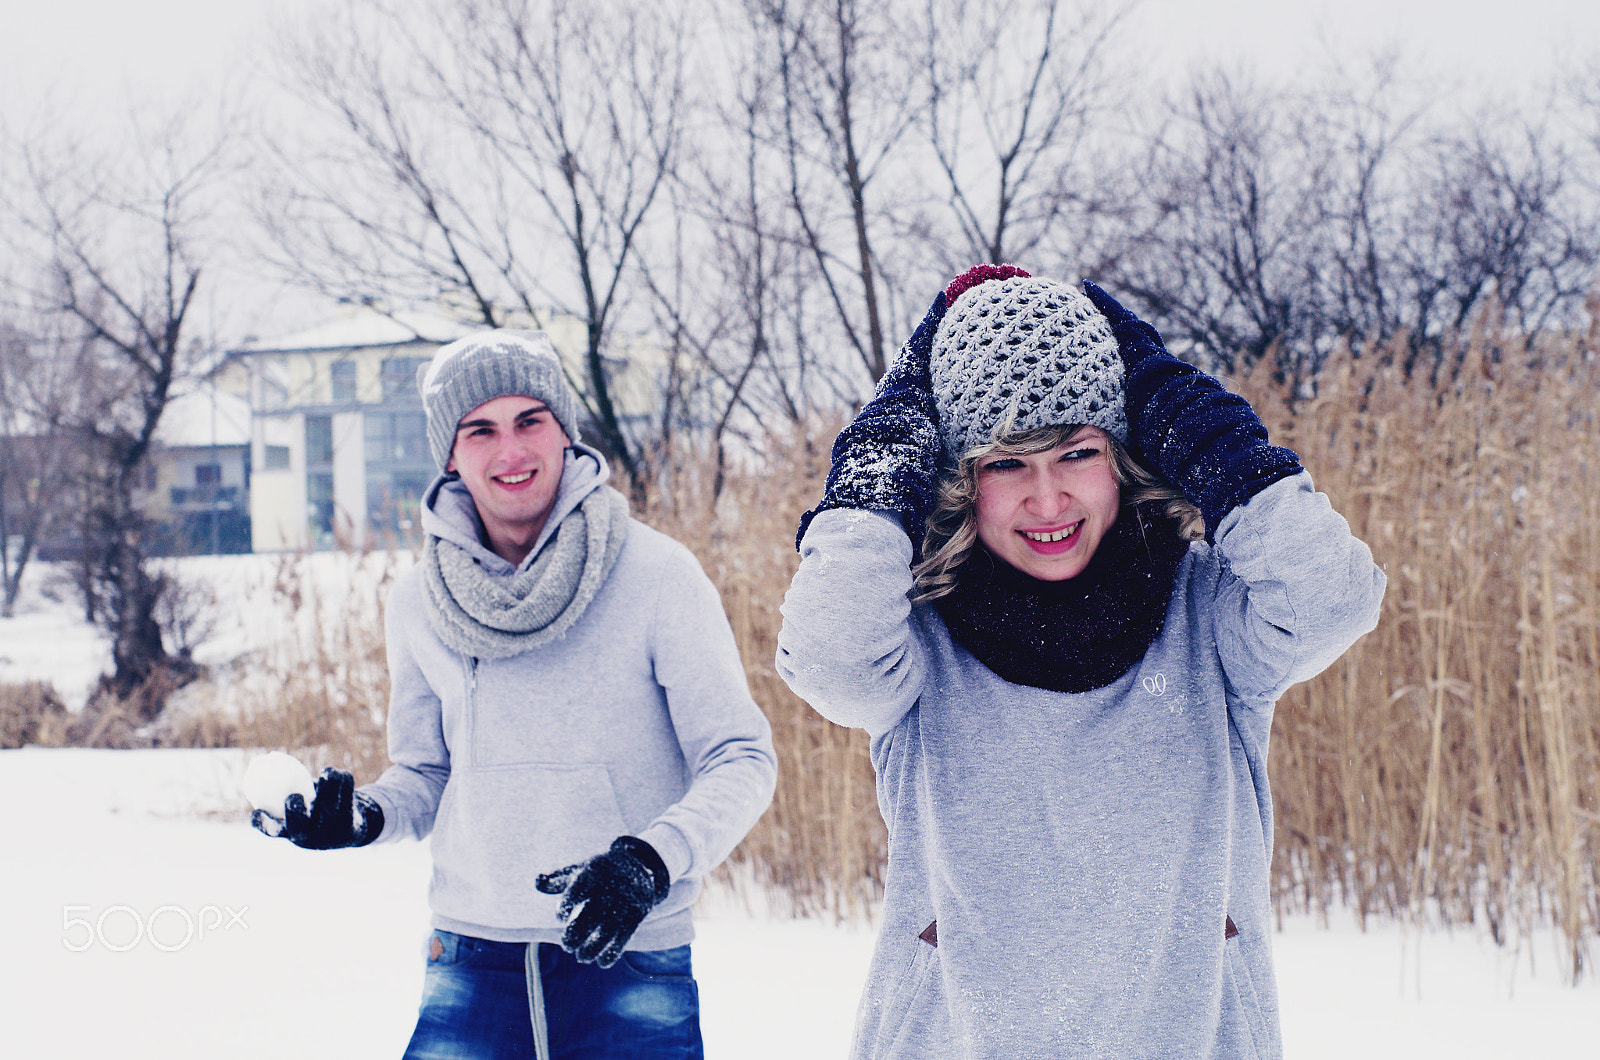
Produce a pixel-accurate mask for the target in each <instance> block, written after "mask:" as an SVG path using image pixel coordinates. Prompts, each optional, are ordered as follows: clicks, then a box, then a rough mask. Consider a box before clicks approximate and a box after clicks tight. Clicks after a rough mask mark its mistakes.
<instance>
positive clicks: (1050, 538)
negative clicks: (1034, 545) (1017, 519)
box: [1022, 523, 1082, 545]
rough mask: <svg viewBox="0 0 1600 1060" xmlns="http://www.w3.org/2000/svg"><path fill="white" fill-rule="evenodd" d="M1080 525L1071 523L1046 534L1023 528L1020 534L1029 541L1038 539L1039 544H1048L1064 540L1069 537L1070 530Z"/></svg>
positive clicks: (1070, 534)
mask: <svg viewBox="0 0 1600 1060" xmlns="http://www.w3.org/2000/svg"><path fill="white" fill-rule="evenodd" d="M1081 525H1082V524H1081V523H1073V524H1072V525H1071V526H1069V527H1067V528H1065V529H1063V530H1056V531H1054V532H1052V533H1048V534H1036V533H1034V532H1033V531H1032V530H1024V531H1022V536H1023V537H1025V538H1027V539H1028V540H1029V541H1038V542H1040V543H1041V544H1046V545H1048V544H1050V543H1052V542H1054V541H1065V540H1066V539H1067V538H1069V537H1071V536H1072V532H1073V531H1074V530H1076V529H1078V527H1079V526H1081Z"/></svg>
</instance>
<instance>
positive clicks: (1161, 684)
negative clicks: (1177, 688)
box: [1140, 674, 1167, 696]
mask: <svg viewBox="0 0 1600 1060" xmlns="http://www.w3.org/2000/svg"><path fill="white" fill-rule="evenodd" d="M1140 684H1142V685H1144V690H1145V691H1146V692H1149V693H1150V694H1151V695H1152V696H1159V695H1161V694H1162V693H1163V692H1165V691H1166V690H1167V675H1166V674H1156V675H1155V676H1154V677H1146V678H1144V679H1143V680H1141V681H1140Z"/></svg>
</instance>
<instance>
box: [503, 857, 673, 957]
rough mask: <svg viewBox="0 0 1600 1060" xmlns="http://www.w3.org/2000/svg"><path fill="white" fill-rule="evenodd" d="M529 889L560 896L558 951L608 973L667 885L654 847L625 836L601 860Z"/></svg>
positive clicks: (572, 867)
mask: <svg viewBox="0 0 1600 1060" xmlns="http://www.w3.org/2000/svg"><path fill="white" fill-rule="evenodd" d="M534 886H535V887H537V888H538V889H539V890H540V891H541V892H543V893H544V894H561V893H562V892H563V891H565V892H566V897H564V898H562V899H561V908H560V909H559V910H557V911H556V917H557V919H559V920H561V921H562V922H563V923H565V924H566V925H567V930H566V932H565V933H563V934H562V936H561V948H562V949H564V950H566V951H567V952H568V953H570V954H572V955H573V956H574V957H576V958H577V959H578V960H579V961H582V962H583V963H585V964H587V963H589V962H591V961H592V962H594V963H595V964H598V965H599V966H600V967H602V968H609V967H611V966H612V965H613V964H616V963H617V958H618V957H621V956H622V949H623V947H624V946H626V945H627V944H628V940H629V939H631V938H633V933H634V932H635V931H637V930H638V929H639V925H640V924H641V923H642V922H643V921H644V918H645V914H647V913H649V912H650V910H652V909H654V908H655V907H656V906H657V905H659V904H660V902H661V899H663V898H665V897H666V896H667V891H668V889H669V888H670V887H671V886H672V881H671V879H670V878H669V877H668V875H667V863H666V862H664V861H662V860H661V855H660V854H657V853H656V848H655V847H653V846H651V845H650V844H649V843H646V842H645V841H644V840H643V839H637V838H635V837H634V836H631V835H625V836H619V837H618V838H616V839H615V840H613V841H612V843H611V849H610V850H607V851H606V852H605V853H604V854H597V855H595V856H594V857H592V858H590V859H589V860H588V861H582V862H579V863H578V864H576V865H568V866H567V867H566V868H564V869H557V870H556V871H555V872H547V873H544V874H542V875H540V876H539V878H538V879H536V880H534ZM580 906H582V908H581V909H579V907H580ZM574 910H576V911H577V914H578V915H577V916H576V917H574V916H573V915H572V914H573V912H574Z"/></svg>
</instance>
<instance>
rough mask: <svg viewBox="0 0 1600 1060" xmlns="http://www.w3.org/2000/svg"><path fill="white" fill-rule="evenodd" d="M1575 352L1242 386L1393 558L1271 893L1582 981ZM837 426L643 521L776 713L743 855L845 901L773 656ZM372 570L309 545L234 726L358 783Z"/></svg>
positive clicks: (1587, 935) (1580, 403) (839, 791)
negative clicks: (1475, 932)
mask: <svg viewBox="0 0 1600 1060" xmlns="http://www.w3.org/2000/svg"><path fill="white" fill-rule="evenodd" d="M1591 349H1592V346H1589V345H1584V344H1582V343H1578V342H1576V341H1574V342H1573V343H1571V344H1569V345H1567V346H1565V347H1558V348H1552V349H1544V350H1538V351H1530V350H1527V349H1525V348H1524V347H1523V346H1522V345H1520V344H1519V343H1518V342H1516V341H1514V340H1510V339H1502V338H1500V337H1498V336H1496V335H1493V334H1488V333H1479V334H1477V335H1475V336H1473V337H1472V339H1471V341H1470V343H1469V344H1468V345H1467V347H1466V353H1465V358H1464V360H1463V361H1462V363H1461V364H1460V365H1459V370H1458V371H1453V372H1448V373H1445V377H1444V378H1442V379H1441V380H1439V381H1437V382H1428V381H1424V380H1422V379H1420V378H1411V379H1406V378H1405V377H1403V375H1402V374H1401V372H1400V371H1399V370H1398V369H1397V368H1396V367H1394V358H1392V357H1388V356H1385V355H1384V351H1368V352H1367V354H1366V356H1363V357H1361V358H1359V359H1356V358H1352V357H1350V356H1348V355H1345V356H1342V357H1337V358H1335V360H1334V361H1333V363H1332V364H1330V366H1329V368H1328V370H1327V372H1326V373H1325V374H1324V376H1323V377H1322V379H1321V380H1320V385H1319V388H1318V392H1317V395H1316V397H1315V398H1314V399H1313V400H1310V401H1304V402H1299V403H1296V402H1293V401H1292V400H1291V399H1290V398H1289V396H1288V395H1286V394H1285V393H1284V392H1283V390H1282V389H1281V388H1280V387H1278V386H1276V385H1274V384H1273V383H1272V382H1271V381H1270V380H1268V379H1266V378H1264V377H1263V376H1259V375H1258V376H1254V377H1249V378H1245V379H1242V380H1240V381H1239V384H1238V386H1239V389H1240V390H1241V391H1243V392H1244V393H1246V394H1247V395H1248V396H1249V397H1250V398H1251V400H1252V402H1253V403H1254V404H1255V405H1256V407H1257V408H1258V409H1259V410H1261V412H1262V415H1263V417H1264V419H1266V420H1267V422H1268V425H1269V427H1270V428H1271V429H1272V431H1273V435H1274V438H1275V439H1276V440H1281V441H1282V442H1283V443H1284V444H1287V445H1291V446H1293V447H1294V448H1295V449H1296V450H1297V451H1298V452H1299V453H1300V454H1301V456H1302V459H1303V460H1304V462H1305V464H1306V466H1307V467H1309V468H1310V469H1311V470H1312V473H1313V475H1314V477H1315V479H1316V481H1317V485H1318V487H1319V488H1320V489H1322V490H1323V491H1324V492H1326V493H1327V494H1328V495H1329V496H1330V497H1331V498H1332V500H1333V502H1334V505H1335V507H1337V508H1338V510H1339V511H1341V512H1342V513H1343V514H1344V515H1345V517H1346V518H1347V519H1348V520H1349V521H1350V523H1351V525H1352V527H1353V529H1354V530H1355V532H1356V534H1357V535H1358V536H1360V537H1361V538H1362V539H1363V540H1365V541H1366V542H1367V543H1368V544H1369V545H1371V547H1372V549H1373V553H1374V555H1375V556H1376V558H1377V560H1378V562H1379V563H1380V564H1382V565H1383V566H1384V567H1385V568H1386V569H1387V571H1388V572H1389V575H1390V581H1389V590H1388V595H1387V597H1386V599H1385V601H1384V610H1383V618H1382V622H1381V624H1380V625H1379V627H1378V629H1377V631H1376V632H1374V633H1373V634H1371V635H1369V636H1368V637H1366V638H1364V639H1363V640H1362V641H1361V642H1360V643H1358V644H1357V645H1356V646H1355V648H1353V649H1352V650H1351V651H1350V652H1349V653H1348V654H1347V655H1346V656H1345V657H1344V658H1343V659H1341V660H1340V661H1339V662H1338V663H1337V664H1335V665H1334V666H1333V667H1332V668H1331V669H1330V670H1329V671H1328V672H1327V673H1325V674H1323V675H1322V676H1321V677H1319V678H1317V679H1316V680H1314V681H1311V682H1308V683H1306V684H1304V685H1300V686H1297V687H1296V688H1294V689H1292V690H1291V691H1290V692H1289V693H1288V694H1287V695H1286V696H1285V697H1284V699H1283V701H1282V702H1281V703H1280V704H1279V708H1278V718H1277V726H1276V733H1275V736H1274V740H1273V750H1272V761H1271V770H1272V776H1273V784H1274V791H1275V793H1276V802H1277V852H1276V857H1275V859H1274V864H1273V882H1274V890H1275V895H1276V898H1277V901H1278V905H1279V908H1280V909H1295V908H1298V909H1310V910H1318V911H1323V912H1326V911H1328V910H1330V909H1333V908H1336V907H1338V906H1339V905H1341V904H1343V905H1348V906H1349V907H1351V908H1352V909H1354V910H1355V911H1356V912H1357V913H1358V914H1359V915H1360V916H1362V917H1363V918H1365V917H1368V916H1392V917H1402V918H1413V919H1416V920H1418V921H1421V920H1424V919H1429V920H1434V921H1437V922H1440V923H1444V924H1459V923H1476V922H1480V921H1481V922H1482V923H1484V924H1486V925H1487V928H1488V930H1489V932H1490V933H1491V934H1492V935H1493V936H1494V937H1495V938H1496V939H1497V940H1498V941H1501V942H1506V941H1508V940H1510V939H1512V938H1515V937H1516V935H1517V934H1518V933H1519V932H1525V931H1527V930H1529V929H1531V928H1532V927H1534V926H1535V925H1538V924H1544V923H1554V924H1555V925H1556V926H1558V927H1559V928H1560V929H1561V930H1562V932H1563V933H1564V936H1565V938H1566V940H1567V944H1568V947H1569V949H1568V953H1567V955H1566V956H1567V963H1568V965H1569V967H1568V971H1569V973H1570V974H1571V975H1573V976H1574V977H1576V976H1577V975H1578V974H1580V973H1581V971H1582V970H1583V968H1584V965H1585V962H1586V961H1587V959H1588V957H1587V953H1588V950H1587V947H1588V942H1589V940H1591V939H1592V938H1593V936H1594V934H1595V931H1596V929H1597V926H1600V681H1597V678H1600V584H1597V583H1600V424H1597V418H1596V410H1595V406H1596V400H1595V398H1596V395H1597V394H1600V364H1597V361H1596V358H1595V355H1594V354H1593V353H1592V352H1589V351H1590V350H1591ZM835 426H837V425H835ZM832 435H833V431H832V430H826V429H818V430H815V431H812V432H811V433H809V434H804V435H800V436H797V437H796V438H795V439H793V440H792V442H790V443H788V444H784V445H781V446H778V447H776V453H775V455H774V456H773V457H772V459H771V460H770V461H769V462H768V463H767V464H765V465H764V466H762V467H761V468H760V469H759V470H749V469H734V470H732V471H730V472H729V473H728V475H727V478H726V480H725V488H724V490H723V492H722V494H721V496H720V497H719V498H717V499H716V500H715V502H713V498H712V492H711V483H712V482H713V481H714V480H715V474H716V473H715V470H714V465H713V462H712V461H711V460H710V459H709V458H707V459H705V460H701V461H693V460H690V461H684V462H682V463H684V465H685V466H684V469H683V470H682V471H681V472H680V473H679V474H678V475H677V476H676V477H675V478H674V479H673V480H672V481H671V482H670V483H668V484H667V485H666V486H665V487H664V488H661V489H658V490H656V491H654V494H653V496H652V498H651V499H650V500H649V501H648V502H647V503H646V504H645V505H644V506H643V507H642V508H640V509H639V510H638V511H637V512H636V514H637V515H638V516H639V517H640V518H642V519H644V520H645V521H647V522H649V523H651V524H652V525H655V526H657V527H659V528H660V529H662V530H663V531H665V532H666V533H668V534H671V535H672V536H673V537H675V538H677V539H679V540H681V541H683V542H684V543H685V544H686V545H688V546H689V547H690V548H691V549H692V550H693V551H694V552H695V553H696V555H698V556H699V558H700V560H701V563H702V564H703V565H704V567H705V569H706V571H707V573H708V574H709V575H710V577H711V578H712V580H713V581H714V582H715V583H716V585H717V586H718V588H719V589H720V591H721V593H722V597H723V601H724V603H725V605H726V607H727V610H728V613H729V617H730V619H731V621H732V625H733V629H734V633H735V636H736V637H737V639H738V642H739V646H740V650H741V652H742V655H743V659H744V663H745V667H746V670H747V672H748V674H749V678H750V684H751V689H752V692H753V693H754V695H755V698H756V700H757V702H759V703H760V704H761V706H762V708H763V709H764V710H765V711H766V712H767V715H768V717H769V719H770V720H771V722H772V726H773V731H774V736H775V740H776V744H777V748H778V754H779V759H780V776H779V784H778V792H777V796H776V799H775V801H774V804H773V806H772V808H771V810H769V811H768V813H767V814H766V815H765V816H764V817H763V818H762V820H761V821H760V823H759V824H758V825H757V826H756V828H755V830H754V831H753V832H752V833H751V834H750V836H749V838H748V839H746V840H745V842H744V843H743V844H742V845H741V846H740V848H739V849H738V851H736V852H735V855H734V858H733V861H734V863H737V864H743V865H745V866H748V867H749V869H750V870H751V874H752V875H753V876H754V878H755V879H757V880H758V881H760V882H762V883H765V884H766V885H768V886H769V887H770V888H772V890H773V891H774V892H775V893H776V894H778V895H780V896H786V897H787V898H788V900H789V903H790V905H791V907H792V908H793V910H794V911H795V912H797V913H811V914H814V913H819V912H827V913H831V914H833V915H835V916H840V917H848V916H852V915H857V914H861V913H863V912H865V911H867V910H870V908H871V906H872V903H873V902H874V900H875V899H876V898H877V897H878V896H879V895H880V893H881V887H882V868H883V863H884V856H885V850H886V840H885V835H884V828H883V824H882V821H881V820H880V818H879V816H878V813H877V806H876V800H875V795H874V788H873V778H872V770H871V766H870V763H869V761H868V759H867V753H866V738H865V736H864V734H862V733H860V732H853V731H847V730H843V729H840V728H838V727H837V726H834V725H832V724H831V723H829V722H827V721H825V720H823V719H822V718H820V717H819V716H817V715H816V714H815V713H813V712H812V711H811V710H810V709H809V708H807V707H806V706H805V705H804V704H803V703H802V702H801V701H800V700H798V699H797V698H796V697H795V696H794V695H793V694H792V693H790V692H789V690H788V689H787V687H785V686H784V684H783V683H782V681H781V680H780V679H779V678H778V676H777V674H776V673H775V671H774V668H773V655H774V652H775V639H776V634H777V629H778V626H779V624H780V621H781V618H780V615H779V613H778V605H779V603H780V602H781V600H782V596H783V593H784V591H785V589H786V588H787V587H788V583H789V580H790V577H791V576H792V574H793V571H794V569H795V565H796V563H797V556H796V554H795V552H794V548H793V534H794V527H795V525H796V523H797V521H798V518H799V516H800V513H801V512H802V511H803V510H804V509H805V508H806V507H807V506H809V505H810V504H811V503H813V502H814V500H815V498H816V497H817V496H819V495H820V492H821V484H822V479H823V476H824V474H825V471H826V463H827V450H828V444H829V442H830V441H831V439H832ZM369 561H370V563H371V564H376V567H370V568H369V569H370V570H375V573H374V574H371V575H370V576H369V577H368V578H367V579H366V580H365V583H364V584H365V587H364V588H362V589H361V590H360V591H359V592H353V593H351V594H349V595H347V596H345V597H342V598H339V599H333V598H331V597H330V596H329V594H328V593H327V591H326V590H325V589H323V588H319V586H321V585H322V584H324V583H323V582H320V581H319V580H318V579H316V578H314V577H312V576H311V575H310V574H309V570H310V568H309V566H308V558H307V557H290V558H285V559H284V560H283V561H281V564H280V567H279V572H278V578H277V584H276V586H275V589H274V594H275V599H276V600H277V602H278V606H280V607H282V608H285V609H286V610H287V611H289V612H290V613H292V614H294V615H297V616H298V617H299V619H300V623H301V624H300V626H299V627H298V628H299V629H300V630H301V631H302V633H301V635H300V636H298V637H296V638H291V639H290V640H288V641H286V642H285V643H283V644H281V645H279V646H278V647H277V648H276V649H274V651H273V652H272V653H271V654H270V655H269V656H268V657H267V658H266V659H264V660H258V661H257V662H256V663H255V664H253V665H255V666H257V667H260V668H261V671H262V672H263V673H265V674H266V675H267V676H268V678H269V680H268V681H265V682H260V683H258V684H257V685H256V689H257V691H256V692H254V693H252V695H253V697H254V698H248V697H247V701H246V702H244V703H243V705H242V706H241V708H240V709H239V710H238V712H237V714H236V716H234V717H233V718H232V719H231V720H229V721H228V722H227V731H226V732H225V733H224V734H223V735H224V736H225V739H226V742H230V743H234V744H237V745H240V746H255V747H284V748H288V749H291V750H296V751H299V752H300V753H302V754H306V755H307V756H308V757H309V758H311V759H312V760H313V762H314V764H341V765H344V766H345V767H346V768H353V769H354V770H355V771H356V772H357V774H358V776H360V777H361V778H362V779H368V778H370V777H372V776H375V775H376V774H377V772H379V771H380V770H381V768H382V766H383V764H384V762H385V755H384V742H383V734H382V717H383V710H384V706H385V703H386V699H387V672H386V670H385V668H384V665H383V644H382V628H383V623H382V603H383V596H384V593H385V592H386V591H387V588H388V585H389V584H390V582H391V581H392V579H393V577H394V574H395V573H396V570H397V569H398V568H397V566H396V564H395V561H394V560H393V559H392V558H389V559H382V558H371V557H369ZM313 631H316V632H315V633H313ZM213 735H215V734H213Z"/></svg>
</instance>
